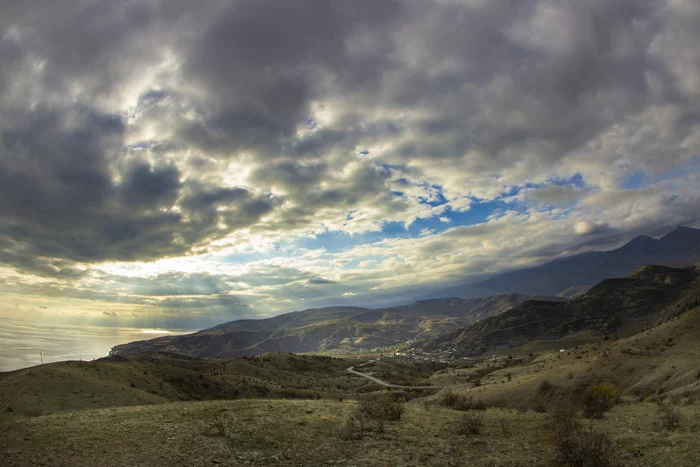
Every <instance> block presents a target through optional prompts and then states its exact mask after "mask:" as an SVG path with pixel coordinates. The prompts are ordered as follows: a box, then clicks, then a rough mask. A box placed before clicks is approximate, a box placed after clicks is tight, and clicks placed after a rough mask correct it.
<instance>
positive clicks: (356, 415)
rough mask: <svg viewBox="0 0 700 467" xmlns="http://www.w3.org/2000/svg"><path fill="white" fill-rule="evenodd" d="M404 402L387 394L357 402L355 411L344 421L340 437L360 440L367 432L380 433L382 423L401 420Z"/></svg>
mask: <svg viewBox="0 0 700 467" xmlns="http://www.w3.org/2000/svg"><path fill="white" fill-rule="evenodd" d="M404 410H405V407H404V401H402V400H397V399H394V398H392V397H391V395H389V394H381V395H380V396H378V397H365V398H363V399H359V400H358V401H357V406H356V407H355V410H354V411H353V412H352V413H351V414H350V415H349V416H348V418H347V419H346V420H345V424H344V425H343V428H342V429H341V436H342V437H343V438H345V439H362V438H363V437H364V436H365V434H367V433H369V432H376V433H382V432H383V431H384V422H392V421H398V420H401V416H402V415H403V413H404Z"/></svg>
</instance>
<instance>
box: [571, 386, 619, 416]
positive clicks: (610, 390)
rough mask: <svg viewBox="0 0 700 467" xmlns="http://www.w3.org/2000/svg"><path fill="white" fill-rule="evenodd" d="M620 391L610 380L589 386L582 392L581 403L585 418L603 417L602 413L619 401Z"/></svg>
mask: <svg viewBox="0 0 700 467" xmlns="http://www.w3.org/2000/svg"><path fill="white" fill-rule="evenodd" d="M620 396H621V391H620V390H619V389H618V388H617V387H616V386H615V385H614V384H613V383H610V382H603V383H598V384H594V385H592V386H590V387H589V388H588V389H587V390H586V392H585V393H584V394H583V398H582V399H581V403H582V405H583V415H584V417H586V418H603V414H604V413H605V412H607V411H608V410H610V409H611V408H613V406H615V404H617V403H618V402H619V401H620Z"/></svg>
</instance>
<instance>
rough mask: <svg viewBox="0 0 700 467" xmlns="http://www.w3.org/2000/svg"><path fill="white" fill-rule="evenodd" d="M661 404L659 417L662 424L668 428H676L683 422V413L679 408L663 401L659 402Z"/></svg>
mask: <svg viewBox="0 0 700 467" xmlns="http://www.w3.org/2000/svg"><path fill="white" fill-rule="evenodd" d="M658 406H659V411H658V415H659V419H660V420H661V426H662V427H664V428H666V429H667V430H675V429H676V428H678V427H679V426H680V424H681V413H680V412H679V411H678V409H677V408H675V407H673V406H672V405H669V404H667V403H665V402H663V401H659V402H658Z"/></svg>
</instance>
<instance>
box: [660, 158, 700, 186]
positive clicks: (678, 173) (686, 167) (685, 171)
mask: <svg viewBox="0 0 700 467" xmlns="http://www.w3.org/2000/svg"><path fill="white" fill-rule="evenodd" d="M698 172H700V154H695V155H693V156H692V157H690V158H689V159H688V160H687V161H686V162H685V163H683V164H678V165H677V166H675V167H674V168H673V169H671V170H669V171H668V172H665V173H664V174H663V175H661V176H660V177H659V178H658V179H657V180H655V181H663V180H672V179H674V178H681V177H685V176H687V175H689V174H693V173H698Z"/></svg>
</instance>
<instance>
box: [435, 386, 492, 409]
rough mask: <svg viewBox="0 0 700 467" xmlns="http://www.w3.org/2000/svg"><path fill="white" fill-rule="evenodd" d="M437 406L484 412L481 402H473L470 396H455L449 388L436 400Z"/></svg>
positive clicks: (483, 405)
mask: <svg viewBox="0 0 700 467" xmlns="http://www.w3.org/2000/svg"><path fill="white" fill-rule="evenodd" d="M437 404H438V405H440V406H442V407H449V408H451V409H454V410H461V411H467V410H486V404H484V402H483V401H474V398H473V397H472V396H466V395H464V394H457V393H455V392H452V391H451V390H450V389H449V388H447V389H445V390H443V391H442V392H441V393H440V396H439V397H438V399H437Z"/></svg>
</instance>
